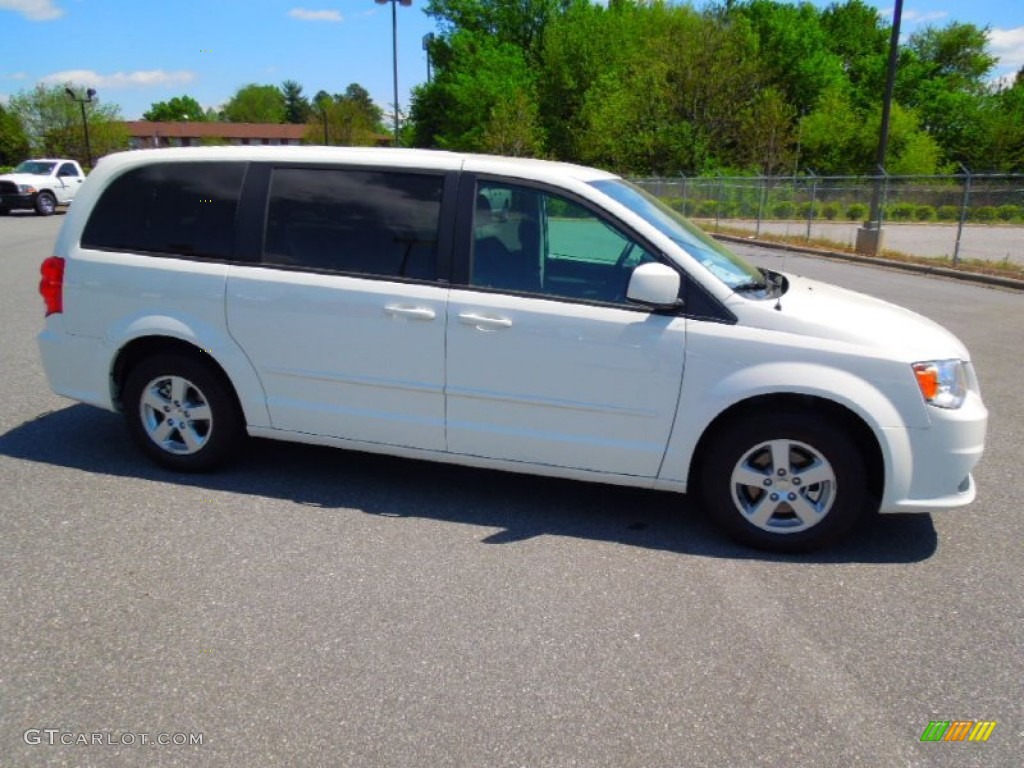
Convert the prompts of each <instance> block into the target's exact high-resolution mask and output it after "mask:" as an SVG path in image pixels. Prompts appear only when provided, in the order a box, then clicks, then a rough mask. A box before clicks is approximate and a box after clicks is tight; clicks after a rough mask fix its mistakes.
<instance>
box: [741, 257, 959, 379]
mask: <svg viewBox="0 0 1024 768" xmlns="http://www.w3.org/2000/svg"><path fill="white" fill-rule="evenodd" d="M785 278H786V279H787V280H788V281H789V289H788V290H787V291H786V293H785V294H783V295H782V297H781V299H779V300H776V299H762V300H757V301H755V300H750V299H745V298H743V297H740V296H737V297H736V298H737V299H738V301H739V302H741V303H742V305H743V306H742V307H740V306H738V305H737V303H736V302H735V301H730V302H729V306H730V307H731V308H732V309H734V310H738V311H739V313H740V314H741V317H742V318H743V321H744V322H746V323H748V324H750V325H754V326H758V327H763V328H770V329H773V330H780V331H789V332H791V333H797V334H800V335H802V336H809V337H812V338H820V339H823V340H830V341H838V342H846V343H849V344H852V345H856V346H860V347H868V348H871V349H873V350H877V351H881V352H884V353H886V354H887V356H891V357H893V358H897V359H900V360H902V361H904V362H915V361H919V360H942V359H952V358H959V359H961V360H969V359H970V358H969V355H968V352H967V348H966V347H965V346H964V345H963V343H961V341H960V340H959V339H958V338H957V337H956V336H954V335H953V334H952V333H950V332H949V331H947V330H946V329H945V328H943V327H942V326H941V325H939V324H938V323H936V322H934V321H933V320H929V319H928V318H927V317H924V316H923V315H920V314H918V313H917V312H913V311H911V310H909V309H906V308H904V307H900V306H898V305H896V304H890V303H889V302H887V301H883V300H881V299H876V298H874V297H872V296H867V295H865V294H863V293H857V292H856V291H851V290H848V289H846V288H839V287H838V286H835V285H831V284H829V283H823V282H820V281H818V280H811V279H809V278H806V277H800V276H798V275H790V274H786V275H785ZM777 305H779V306H781V309H778V310H777V309H776V306H777Z"/></svg>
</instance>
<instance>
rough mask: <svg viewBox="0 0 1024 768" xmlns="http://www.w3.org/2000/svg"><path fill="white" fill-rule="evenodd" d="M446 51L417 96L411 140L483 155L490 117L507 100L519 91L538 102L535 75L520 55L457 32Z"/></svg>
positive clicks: (493, 41)
mask: <svg viewBox="0 0 1024 768" xmlns="http://www.w3.org/2000/svg"><path fill="white" fill-rule="evenodd" d="M448 51H449V56H448V57H447V61H446V64H445V66H444V67H443V68H439V69H438V72H437V76H436V77H435V78H434V80H433V81H432V82H431V83H428V84H424V85H421V86H418V87H417V88H416V89H414V91H413V100H412V109H411V119H412V121H413V123H414V124H415V131H414V134H413V136H414V139H413V140H414V142H415V144H416V146H426V147H439V148H442V149H453V150H462V151H469V152H472V151H482V150H484V149H485V148H486V144H485V141H484V132H485V130H486V127H487V125H488V121H489V120H490V119H491V115H492V111H493V110H494V109H495V107H497V106H498V104H499V103H500V102H501V101H502V100H503V99H505V98H508V95H509V94H515V93H516V92H517V91H518V92H521V93H522V94H524V95H525V98H526V99H527V100H528V101H530V102H534V101H535V97H534V94H535V93H536V89H535V83H534V77H535V75H534V73H533V72H532V71H531V69H530V67H529V65H528V64H527V63H526V58H525V56H524V54H523V52H522V49H520V48H517V47H516V46H514V45H512V44H510V43H502V42H499V41H498V40H496V39H495V38H493V37H485V36H480V35H474V34H471V33H469V32H464V31H458V32H456V33H455V34H453V35H452V37H451V39H450V40H449V41H448Z"/></svg>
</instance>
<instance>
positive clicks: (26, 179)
mask: <svg viewBox="0 0 1024 768" xmlns="http://www.w3.org/2000/svg"><path fill="white" fill-rule="evenodd" d="M49 178H51V177H50V176H49V175H48V174H45V173H5V174H3V175H0V181H13V182H14V183H15V184H31V185H33V186H35V185H36V184H39V183H41V182H42V180H43V179H49Z"/></svg>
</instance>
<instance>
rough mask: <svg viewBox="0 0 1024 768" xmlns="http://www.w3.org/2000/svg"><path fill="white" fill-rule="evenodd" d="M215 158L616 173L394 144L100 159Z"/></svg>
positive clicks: (570, 174) (183, 150)
mask: <svg viewBox="0 0 1024 768" xmlns="http://www.w3.org/2000/svg"><path fill="white" fill-rule="evenodd" d="M215 160H244V161H256V162H259V161H268V162H277V163H282V162H285V163H310V164H333V163H339V164H344V165H369V166H375V167H395V168H418V169H429V170H466V171H475V172H478V173H497V174H501V175H503V176H518V177H520V178H526V179H537V180H544V179H552V180H555V179H561V180H564V179H566V178H571V179H575V180H577V181H583V182H587V181H595V180H598V179H611V178H617V177H616V176H615V175H614V174H612V173H609V172H607V171H602V170H599V169H597V168H588V167H586V166H582V165H573V164H572V163H561V162H554V161H551V160H535V159H532V158H523V157H501V156H498V155H476V154H470V153H460V152H445V151H441V150H433V149H402V148H393V147H321V146H302V147H296V146H230V147H169V148H165V149H139V150H131V151H128V152H118V153H116V154H112V155H107V156H106V157H104V158H102V160H101V162H102V164H103V165H104V166H108V167H107V168H105V169H104V170H112V168H109V166H124V165H143V164H149V163H151V162H188V161H198V162H212V161H215Z"/></svg>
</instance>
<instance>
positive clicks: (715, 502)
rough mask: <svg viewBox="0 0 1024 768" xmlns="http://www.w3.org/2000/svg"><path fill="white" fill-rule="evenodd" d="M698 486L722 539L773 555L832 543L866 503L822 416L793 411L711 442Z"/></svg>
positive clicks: (855, 460)
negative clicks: (727, 538) (726, 534)
mask: <svg viewBox="0 0 1024 768" xmlns="http://www.w3.org/2000/svg"><path fill="white" fill-rule="evenodd" d="M700 484H701V488H702V491H703V496H704V502H705V505H706V507H707V509H708V511H709V512H710V514H711V516H712V518H713V519H714V520H715V522H716V523H718V525H719V526H720V527H721V528H723V529H724V530H725V531H726V532H727V533H728V534H729V535H731V536H732V537H733V538H734V539H736V540H737V541H739V542H741V543H743V544H747V545H749V546H752V547H756V548H758V549H767V550H773V551H779V552H802V551H808V550H813V549H819V548H821V547H824V546H826V545H828V544H832V543H833V542H835V541H836V540H837V539H839V538H840V537H841V536H842V535H843V534H845V533H846V532H847V531H849V529H850V528H851V527H852V526H853V524H854V523H855V522H856V521H857V518H858V517H859V516H860V514H861V512H862V511H863V510H864V508H865V507H866V506H867V504H868V500H869V493H868V483H867V478H866V477H865V464H864V459H863V457H862V456H861V453H860V451H859V450H858V448H857V446H856V444H855V443H854V442H853V441H852V440H851V439H850V438H849V437H848V436H847V433H846V432H845V431H843V430H841V429H839V428H838V427H836V426H835V425H834V424H832V423H831V422H829V421H828V420H827V419H826V417H825V416H824V415H822V414H814V413H810V412H800V411H794V412H776V413H771V414H759V415H755V416H748V417H747V418H744V419H738V420H736V421H734V422H733V423H732V424H730V425H729V426H728V427H727V428H726V429H725V430H724V432H723V433H722V434H720V435H719V436H718V437H717V439H715V440H714V442H713V443H712V445H711V450H710V453H709V455H708V459H707V461H706V462H705V464H704V466H703V471H702V477H701V478H700Z"/></svg>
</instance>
